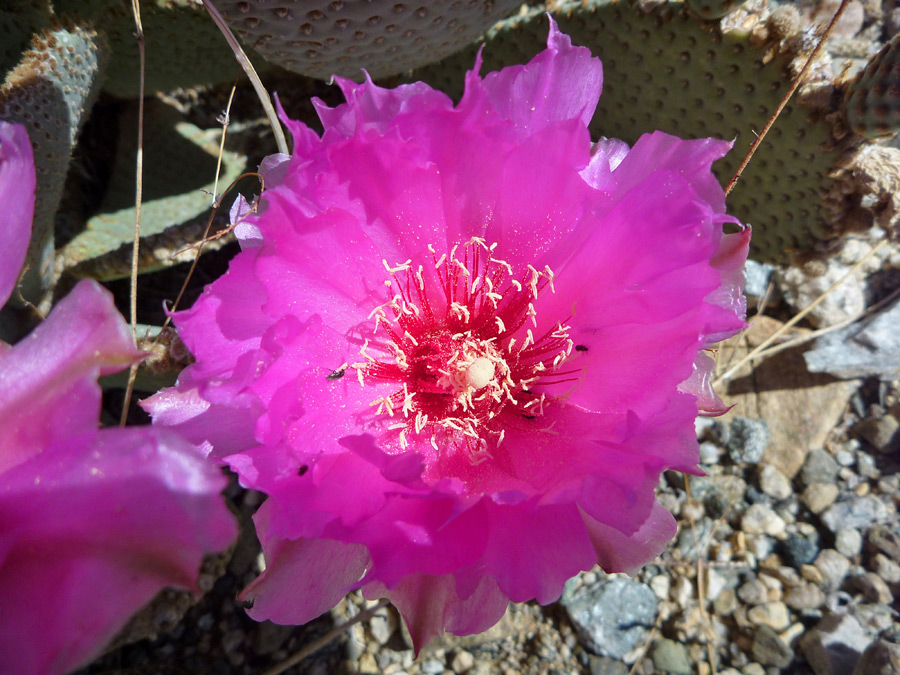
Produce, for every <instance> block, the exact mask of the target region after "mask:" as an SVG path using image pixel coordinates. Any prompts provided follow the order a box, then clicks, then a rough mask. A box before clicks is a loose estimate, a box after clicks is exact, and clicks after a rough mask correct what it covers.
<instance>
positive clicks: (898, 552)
mask: <svg viewBox="0 0 900 675" xmlns="http://www.w3.org/2000/svg"><path fill="white" fill-rule="evenodd" d="M896 527H897V526H896V525H894V526H893V527H890V526H887V525H878V526H875V527H873V528H872V529H871V530H869V534H868V539H869V543H870V544H871V545H872V546H874V547H875V548H877V549H878V550H879V551H881V552H882V553H884V554H885V555H886V556H887V557H888V558H891V559H892V560H900V532H898V530H897V529H895V528H896Z"/></svg>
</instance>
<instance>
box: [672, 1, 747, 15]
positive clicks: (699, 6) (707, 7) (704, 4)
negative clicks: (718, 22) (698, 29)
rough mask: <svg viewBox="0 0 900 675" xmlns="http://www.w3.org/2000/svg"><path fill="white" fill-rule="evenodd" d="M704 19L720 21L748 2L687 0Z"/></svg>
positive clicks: (688, 4)
mask: <svg viewBox="0 0 900 675" xmlns="http://www.w3.org/2000/svg"><path fill="white" fill-rule="evenodd" d="M686 2H687V6H688V7H690V8H691V9H692V10H693V11H694V12H696V13H697V15H698V16H699V17H700V18H702V19H720V18H722V17H723V16H725V15H726V14H728V13H729V12H733V11H734V10H736V9H739V8H740V7H741V5H743V4H744V3H745V2H747V0H686Z"/></svg>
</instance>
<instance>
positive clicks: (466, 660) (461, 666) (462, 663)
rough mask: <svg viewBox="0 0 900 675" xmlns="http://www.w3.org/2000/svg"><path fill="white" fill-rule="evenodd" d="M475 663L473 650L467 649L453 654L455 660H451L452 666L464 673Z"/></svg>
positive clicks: (454, 670)
mask: <svg viewBox="0 0 900 675" xmlns="http://www.w3.org/2000/svg"><path fill="white" fill-rule="evenodd" d="M474 665H475V657H474V656H473V655H472V652H467V651H466V650H465V649H462V650H460V651H458V652H456V654H455V655H454V656H453V661H451V662H450V667H451V668H452V669H453V672H456V673H464V672H466V671H467V670H469V669H471V668H472V666H474Z"/></svg>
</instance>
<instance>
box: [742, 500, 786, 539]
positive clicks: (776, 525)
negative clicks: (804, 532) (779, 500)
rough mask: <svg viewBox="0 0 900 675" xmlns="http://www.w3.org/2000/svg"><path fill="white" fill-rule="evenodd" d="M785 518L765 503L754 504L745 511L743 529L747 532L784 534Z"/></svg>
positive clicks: (775, 535) (773, 535) (774, 535)
mask: <svg viewBox="0 0 900 675" xmlns="http://www.w3.org/2000/svg"><path fill="white" fill-rule="evenodd" d="M784 528H785V523H784V520H783V519H782V518H781V516H779V515H778V514H777V513H775V512H774V511H773V510H772V509H770V508H769V507H768V506H766V505H765V504H752V505H751V506H750V507H748V508H747V510H746V511H744V515H743V517H742V518H741V529H742V530H743V531H744V532H746V533H747V534H768V535H769V536H772V537H777V536H779V535H783V534H784Z"/></svg>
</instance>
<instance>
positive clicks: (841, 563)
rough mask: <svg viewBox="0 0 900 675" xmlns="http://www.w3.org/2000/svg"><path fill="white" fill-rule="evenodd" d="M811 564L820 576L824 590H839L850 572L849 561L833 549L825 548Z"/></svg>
mask: <svg viewBox="0 0 900 675" xmlns="http://www.w3.org/2000/svg"><path fill="white" fill-rule="evenodd" d="M813 564H814V565H815V567H816V569H818V570H819V572H820V573H821V574H822V583H823V584H824V585H825V587H826V589H836V588H839V587H840V585H841V584H842V583H843V581H844V577H846V576H847V572H849V571H850V561H849V560H847V558H845V557H844V556H843V555H841V554H840V553H838V552H837V551H835V550H834V549H833V548H826V549H825V550H824V551H822V552H821V553H819V555H818V557H817V558H816V561H815V563H813Z"/></svg>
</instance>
